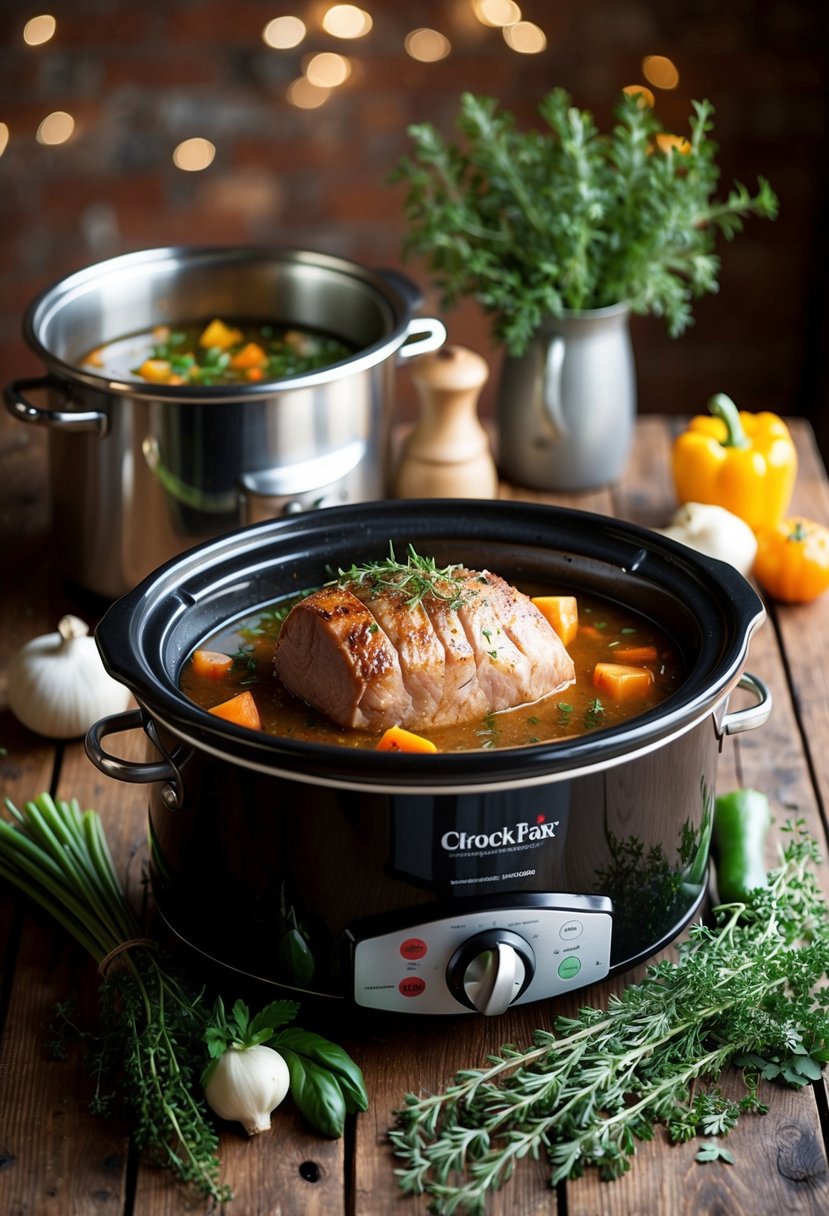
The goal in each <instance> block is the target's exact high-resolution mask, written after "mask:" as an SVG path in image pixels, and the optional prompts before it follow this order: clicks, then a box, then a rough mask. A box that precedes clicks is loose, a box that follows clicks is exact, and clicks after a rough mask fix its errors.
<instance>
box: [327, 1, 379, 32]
mask: <svg viewBox="0 0 829 1216" xmlns="http://www.w3.org/2000/svg"><path fill="white" fill-rule="evenodd" d="M373 24H374V22H373V21H372V19H371V15H370V14H369V13H367V12H366V11H365V9H362V8H358V7H357V5H356V4H334V5H332V6H331V8H330V9H329V10H328V12H327V13H326V14H325V16H324V17H323V19H322V28H323V29H324V30H325V32H326V34H330V35H331V36H332V38H362V37H363V36H364V35H365V34H367V33H368V32H369V30H370V29H371V27H372V25H373Z"/></svg>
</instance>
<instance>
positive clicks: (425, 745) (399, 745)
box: [377, 726, 438, 752]
mask: <svg viewBox="0 0 829 1216" xmlns="http://www.w3.org/2000/svg"><path fill="white" fill-rule="evenodd" d="M437 750H438V749H437V748H436V747H435V745H434V743H432V741H431V740H430V739H424V738H423V736H422V735H416V734H414V733H413V731H410V730H404V729H403V727H402V726H390V727H389V729H388V730H387V731H386V733H385V734H384V735H383V737H382V739H381V740H380V742H379V743H378V744H377V751H378V752H436V751H437Z"/></svg>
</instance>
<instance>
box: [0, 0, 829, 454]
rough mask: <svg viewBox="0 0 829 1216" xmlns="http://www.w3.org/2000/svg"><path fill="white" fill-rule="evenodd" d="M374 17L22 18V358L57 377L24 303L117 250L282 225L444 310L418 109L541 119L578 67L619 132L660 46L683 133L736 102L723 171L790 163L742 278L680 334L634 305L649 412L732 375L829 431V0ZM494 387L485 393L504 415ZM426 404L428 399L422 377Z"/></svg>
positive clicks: (15, 78) (701, 399)
mask: <svg viewBox="0 0 829 1216" xmlns="http://www.w3.org/2000/svg"><path fill="white" fill-rule="evenodd" d="M362 3H363V7H364V8H367V9H368V10H369V11H370V13H371V15H372V17H373V19H374V25H373V29H372V31H371V33H370V34H369V35H368V36H366V37H365V38H362V39H360V40H359V41H356V42H349V43H346V42H340V41H337V40H335V39H332V38H331V37H330V36H329V35H327V34H325V33H324V32H323V31H322V29H321V26H320V16H321V14H322V13H323V12H324V11H325V8H326V7H327V5H326V4H320V3H316V2H315V0H295V3H293V4H292V3H289V0H283V3H281V4H279V5H273V4H272V3H262V2H260V0H234V2H233V3H228V2H227V0H143V2H141V3H136V2H134V0H60V2H58V3H53V4H51V5H50V6H49V8H48V11H50V12H51V13H53V14H54V16H55V17H56V19H57V31H56V34H55V36H54V37H53V38H52V39H51V40H50V41H49V42H48V43H46V44H44V45H42V46H37V47H30V46H26V45H25V44H24V43H23V40H22V30H23V26H24V24H25V21H26V20H27V19H28V18H29V17H31V16H34V15H35V14H37V13H40V12H42V11H43V8H41V7H40V6H39V5H34V4H31V3H28V0H26V2H23V0H18V3H16V4H14V5H6V6H3V14H2V16H0V121H2V122H5V123H6V124H7V125H8V127H9V129H10V139H9V143H8V146H7V148H6V150H5V152H4V154H3V155H2V157H0V233H2V243H1V244H0V373H2V377H3V381H4V382H5V381H6V380H7V379H9V378H11V377H13V376H19V375H25V374H32V373H36V372H37V371H39V370H40V369H39V366H38V364H37V360H36V359H35V357H34V356H33V355H32V354H31V353H30V352H29V351H27V350H26V348H25V347H24V345H23V343H22V341H21V338H20V333H19V331H20V319H21V315H22V312H23V309H24V307H25V305H26V304H27V302H28V301H29V300H30V299H31V298H32V296H33V295H34V293H35V292H37V291H38V290H40V289H41V288H43V287H44V286H47V285H48V284H49V283H51V282H53V281H54V280H56V279H57V278H59V277H61V276H62V275H64V274H65V273H67V272H69V271H71V270H74V269H76V268H78V267H80V266H83V265H86V264H88V263H90V262H93V261H96V260H98V259H100V258H104V257H108V256H110V255H112V254H115V253H119V252H123V251H127V250H131V249H138V248H141V247H148V246H152V245H164V244H175V243H179V242H181V243H193V242H211V243H212V242H215V243H221V244H227V243H244V242H260V241H266V242H274V243H276V244H284V245H290V246H294V247H305V248H310V249H317V250H322V251H326V252H330V253H335V254H340V255H343V256H345V257H349V258H353V259H355V260H357V261H359V262H362V263H364V264H366V265H372V266H374V265H392V266H394V265H397V266H404V269H405V270H406V273H408V274H409V275H410V276H411V277H413V278H415V279H416V280H417V281H418V282H419V284H420V286H421V287H422V288H423V289H424V292H425V296H426V299H425V304H424V311H427V312H430V313H432V312H439V311H440V309H439V303H438V301H437V299H436V298H435V293H434V291H433V289H432V288H431V285H430V283H429V280H428V276H427V275H426V274H425V272H424V270H423V268H422V267H418V266H417V265H416V264H413V263H407V264H405V265H404V264H403V263H402V262H401V253H400V246H401V236H402V232H403V221H402V214H401V201H402V194H401V191H400V188H399V187H395V188H392V187H390V186H389V185H388V184H387V181H386V178H387V175H388V173H389V171H390V169H391V168H392V167H393V165H394V164H395V163H396V161H397V160H398V158H399V157H400V155H401V154H402V153H403V152H404V151H406V150H407V147H408V141H407V137H406V133H405V132H406V126H407V124H408V123H410V122H415V121H431V122H434V123H436V124H438V125H439V126H440V127H441V128H442V129H444V130H445V131H446V132H447V133H449V132H450V130H451V124H452V119H453V117H454V114H455V112H456V109H457V101H458V96H459V93H460V92H461V90H463V89H470V90H472V91H474V92H479V93H486V94H489V95H494V96H496V97H498V98H499V99H500V100H501V102H502V103H503V104H504V105H506V106H508V107H510V108H512V109H514V110H515V111H516V112H517V113H518V115H519V117H520V119H521V121H522V123H529V122H531V121H533V117H534V114H535V106H536V104H537V102H538V100H539V99H540V98H541V97H542V96H543V95H544V93H545V92H546V91H547V90H548V89H550V88H551V87H553V86H554V85H563V86H564V87H566V88H567V89H568V90H569V91H570V92H571V93H572V94H573V96H574V98H575V100H576V101H577V102H578V104H580V105H582V106H584V107H586V108H588V109H590V110H592V111H593V113H594V114H595V116H596V118H597V120H598V121H599V123H600V124H602V125H606V123H607V121H608V120H609V118H610V113H611V110H612V105H613V103H614V100H615V97H616V94H617V91H618V89H619V88H621V87H622V86H624V85H627V84H632V83H636V82H639V81H641V79H642V76H641V70H640V63H641V60H642V57H643V56H644V55H646V54H649V53H662V54H666V55H669V56H670V57H671V58H672V59H673V60H674V61H675V62H676V64H677V65H678V67H679V70H680V84H679V88H678V89H677V90H675V91H674V92H671V93H662V94H659V97H658V106H659V112H660V114H661V115H662V116H663V119H664V121H665V123H666V125H668V126H675V127H680V128H682V129H684V128H685V125H686V122H687V117H688V114H689V112H690V100H691V98H694V97H708V98H710V99H711V101H712V102H713V103H714V105H715V107H716V117H715V139H716V140H717V142H718V144H719V146H720V155H719V163H720V166H721V170H722V185H723V188H725V187H727V186H728V185H729V184H730V183H731V181H732V180H733V179H734V178H738V179H740V180H743V181H745V182H746V183H747V184H749V185H752V186H753V184H754V182H755V180H756V177H757V174H758V173H760V174H763V175H765V176H767V177H769V179H770V180H771V182H772V184H773V186H774V187H775V189H776V190H777V192H778V194H779V196H780V201H781V213H780V217H779V219H778V220H777V221H776V223H774V224H768V223H761V222H759V221H751V222H750V223H749V225H748V227H747V230H746V231H745V232H744V233H743V234H742V235H741V236H740V237H739V238H738V239H737V241H736V242H735V243H734V244H733V245H723V246H721V248H720V252H721V253H722V255H723V268H722V273H721V278H720V292H719V294H718V295H716V296H708V297H705V298H704V299H703V300H702V301H701V302H699V304H698V305H697V307H696V310H695V317H696V323H695V325H694V327H693V328H692V329H691V330H690V331H689V332H688V333H687V334H686V335H685V336H683V337H681V338H680V339H678V340H671V339H670V338H668V337H667V335H666V333H665V330H664V328H663V326H662V323H661V322H660V321H658V320H656V319H641V320H640V319H637V320H636V321H635V322H634V342H635V349H636V358H637V371H638V380H639V400H640V408H641V409H642V410H643V411H645V412H647V411H661V410H668V411H675V412H687V411H695V410H698V409H701V408H703V407H704V403H705V400H706V399H707V396H708V395H709V394H710V393H711V392H713V391H716V390H720V389H721V390H724V391H727V392H730V393H731V395H732V396H734V397H735V399H737V400H738V402H739V403H740V404H741V405H745V406H746V407H747V408H752V409H756V408H773V409H776V410H779V411H782V412H784V413H800V414H806V415H807V416H810V417H812V418H813V420H814V421H815V423H816V425H817V427H818V429H819V431H820V432H821V435H822V437H823V441H824V443H825V442H826V438H827V435H826V424H825V423H824V421H823V416H824V414H825V413H829V411H827V409H826V406H827V397H829V389H827V378H826V373H825V371H824V354H823V351H824V349H825V346H826V343H825V339H826V337H827V334H826V327H827V322H826V315H827V314H826V306H825V288H824V280H825V271H826V267H827V257H826V238H825V235H824V233H825V228H826V220H827V216H826V204H825V194H826V169H825V166H826V162H827V131H826V115H827V97H826V35H825V33H824V26H825V6H824V3H823V0H811V2H810V0H785V2H784V0H729V2H728V3H722V0H674V2H673V3H670V2H664V3H662V2H659V3H657V0H586V2H585V0H556V3H555V4H552V3H549V2H547V0H524V3H523V4H522V9H523V14H524V16H525V17H527V18H528V19H531V20H535V21H536V22H538V24H539V25H540V26H542V28H543V29H544V30H545V32H546V34H547V38H548V46H547V49H546V51H545V52H544V53H542V54H540V55H533V56H527V55H518V54H515V53H514V52H512V51H510V50H509V49H508V48H507V47H506V45H505V43H504V41H503V39H502V37H501V35H500V34H499V33H498V32H497V31H496V30H492V29H485V28H484V27H483V26H481V25H480V23H478V22H477V21H476V20H475V19H474V17H473V16H472V14H471V5H470V3H469V0H440V2H439V0H426V2H423V3H418V4H415V5H406V4H401V3H397V2H393V0H382V2H381V0H362ZM288 11H295V12H296V13H298V14H299V15H301V16H302V17H303V18H304V19H305V20H306V22H307V25H308V36H307V38H306V40H305V42H304V43H303V44H302V45H301V46H300V47H298V48H297V49H295V50H290V51H274V50H271V49H269V48H268V47H266V46H265V45H264V43H263V42H262V39H261V32H262V29H263V27H264V25H265V23H266V22H267V21H268V20H269V19H270V18H272V17H274V16H277V15H279V14H280V13H284V12H288ZM415 26H432V27H434V28H437V29H440V30H441V31H442V32H443V33H445V34H446V35H447V36H448V37H449V39H450V40H451V42H452V45H453V52H452V54H451V55H450V56H449V57H448V58H447V59H445V60H443V61H441V62H439V63H435V64H422V63H417V62H415V61H413V60H412V59H410V58H408V57H407V56H406V54H405V53H404V51H403V39H404V37H405V35H406V33H407V32H408V31H409V30H410V29H411V28H413V27H415ZM323 49H330V50H336V51H339V52H340V53H344V54H348V55H349V56H351V57H352V59H353V61H354V71H353V73H352V76H351V78H350V80H349V81H348V82H347V83H346V84H345V85H343V86H342V87H341V88H339V89H338V90H336V91H335V93H334V94H333V95H332V97H331V98H330V99H329V100H328V101H327V102H326V103H325V104H324V105H323V106H322V107H321V108H319V109H316V110H299V109H296V108H295V107H293V106H291V105H289V104H288V102H287V101H286V99H285V93H286V89H287V86H288V85H289V84H290V82H291V81H292V80H293V79H294V78H295V77H296V76H298V75H299V74H300V71H301V61H302V59H303V57H304V56H305V55H306V54H308V53H309V52H311V51H314V50H323ZM58 109H60V110H66V111H69V112H70V113H71V114H72V115H73V117H74V118H75V120H76V124H77V125H76V129H75V134H74V136H73V137H72V138H71V139H70V140H69V141H68V142H67V143H65V144H62V145H60V146H52V147H44V146H42V145H40V144H39V143H38V142H37V141H36V138H35V135H36V131H37V127H38V124H39V122H40V121H41V119H42V118H43V117H44V116H45V115H46V114H47V113H49V112H50V111H53V110H58ZM193 135H201V136H204V137H206V138H208V139H210V140H211V141H212V142H213V143H214V144H215V145H216V149H217V152H216V157H215V160H214V161H213V163H212V165H211V166H210V167H209V168H208V169H206V170H204V171H203V172H199V173H185V172H182V171H180V170H178V169H176V168H175V167H174V166H173V163H172V160H171V154H172V150H173V148H174V147H175V146H176V144H177V143H178V142H179V141H180V140H182V139H185V138H187V137H189V136H193ZM445 319H446V321H447V323H448V326H449V334H450V339H451V340H452V341H455V342H460V343H463V344H465V345H468V346H471V347H473V348H474V349H476V350H478V351H480V352H481V353H483V354H484V355H485V356H486V357H487V358H488V359H489V360H490V362H491V365H492V367H493V380H494V378H495V375H496V373H497V364H498V358H499V356H498V352H497V350H495V349H494V348H493V347H492V345H491V344H490V340H489V335H488V326H487V324H486V322H485V321H484V320H483V318H482V317H481V315H480V313H479V312H478V310H477V308H476V307H475V306H473V305H464V306H463V307H461V308H460V309H458V310H457V311H454V312H451V313H448V314H446V316H445ZM492 395H493V385H492V382H491V383H490V385H489V386H488V388H487V390H486V391H485V394H484V397H483V401H482V408H483V411H484V412H485V413H486V412H489V410H490V409H491V401H492ZM399 398H400V412H401V414H402V415H403V416H411V414H412V412H413V410H414V408H415V407H414V403H413V393H412V390H411V385H410V384H409V383H408V373H406V372H405V371H401V373H400V388H399Z"/></svg>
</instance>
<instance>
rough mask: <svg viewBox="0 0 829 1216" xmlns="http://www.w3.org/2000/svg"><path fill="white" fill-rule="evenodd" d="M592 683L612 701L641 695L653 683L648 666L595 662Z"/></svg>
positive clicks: (651, 673)
mask: <svg viewBox="0 0 829 1216" xmlns="http://www.w3.org/2000/svg"><path fill="white" fill-rule="evenodd" d="M593 684H594V685H595V687H596V688H599V689H601V691H602V692H603V693H605V694H606V695H607V696H608V697H610V698H611V699H612V700H614V701H626V700H628V699H631V698H633V697H643V696H644V695H645V693H646V692H647V691H648V689H649V688H650V686H651V684H653V672H652V671H651V669H650V668H649V667H627V666H626V665H625V664H624V663H597V664H596V666H595V667H594V668H593Z"/></svg>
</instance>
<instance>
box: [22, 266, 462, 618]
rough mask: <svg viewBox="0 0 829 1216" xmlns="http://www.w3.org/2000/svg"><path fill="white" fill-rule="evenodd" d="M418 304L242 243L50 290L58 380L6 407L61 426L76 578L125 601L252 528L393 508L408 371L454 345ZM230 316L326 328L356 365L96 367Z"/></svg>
mask: <svg viewBox="0 0 829 1216" xmlns="http://www.w3.org/2000/svg"><path fill="white" fill-rule="evenodd" d="M418 300H419V297H418V294H417V291H416V289H415V288H414V285H413V284H411V283H410V282H409V281H408V280H407V279H406V278H404V277H403V276H402V275H400V274H398V273H396V272H392V271H384V270H378V271H372V270H368V269H364V268H363V267H361V266H359V265H357V264H356V263H354V262H350V261H346V260H343V259H341V258H336V257H331V256H328V255H326V254H321V253H312V252H307V251H297V250H286V249H279V248H257V247H232V246H228V247H221V246H219V247H171V248H160V249H150V250H143V251H139V252H136V253H128V254H125V255H123V256H120V257H116V258H112V259H110V260H109V261H105V262H101V263H98V264H96V265H93V266H90V267H88V268H86V269H84V270H81V271H79V272H77V273H75V274H72V275H70V276H68V277H67V278H64V279H63V280H61V281H60V282H58V283H56V284H55V285H53V286H52V287H50V288H48V289H47V290H46V291H44V292H43V293H41V294H40V295H39V296H38V297H37V298H36V299H35V300H34V301H33V302H32V304H31V305H30V306H29V308H28V310H27V311H26V314H25V317H24V322H23V329H24V336H25V338H26V341H27V343H28V344H29V346H30V347H31V348H32V349H33V350H34V351H35V352H36V353H37V354H38V355H39V356H40V358H41V359H42V360H43V362H44V363H45V365H46V368H47V372H46V374H45V375H43V376H39V377H35V378H29V379H20V380H16V381H14V382H12V383H11V384H9V385H8V386H7V387H6V389H5V399H6V405H7V408H8V409H9V411H10V412H11V413H12V414H13V415H14V416H15V417H17V418H18V419H20V420H21V421H23V422H27V423H33V424H37V425H43V426H46V427H48V428H49V430H50V445H49V449H50V488H51V496H52V510H53V519H54V539H55V544H56V547H57V556H58V560H59V562H60V564H61V567H62V568H63V570H64V572H65V573H66V574H67V575H68V576H69V577H70V578H72V579H74V580H75V581H76V582H78V583H80V584H81V585H82V586H84V587H86V588H88V589H89V590H91V591H94V592H96V593H98V594H100V595H103V596H105V597H107V598H110V599H114V598H116V597H117V596H119V595H122V594H124V593H125V592H126V591H128V590H129V589H130V588H131V587H133V586H134V585H135V584H136V583H137V582H138V581H140V579H142V578H143V577H144V576H145V575H147V574H149V573H150V571H151V570H153V569H155V567H157V566H158V565H159V564H160V563H162V562H164V561H166V560H167V559H168V558H170V557H173V556H175V555H176V554H177V553H180V552H183V551H184V550H186V549H188V548H190V547H191V546H192V545H194V544H196V543H197V542H200V541H203V540H207V539H210V538H211V537H214V536H217V535H220V534H222V533H224V532H227V531H229V530H231V529H233V528H234V527H237V526H239V525H241V524H247V523H252V522H255V521H257V520H259V519H263V518H269V517H273V516H278V515H282V514H293V513H296V512H301V511H304V510H306V509H308V508H311V507H325V506H331V505H334V504H340V503H345V502H363V501H369V500H372V499H376V498H381V497H382V496H383V494H384V492H385V489H386V480H387V459H388V453H387V449H388V442H389V431H390V425H391V421H392V413H393V401H394V391H393V390H394V370H395V366H396V363H397V360H398V358H408V357H410V356H411V355H415V354H419V353H424V352H426V351H431V350H434V349H436V348H437V347H439V346H440V345H442V343H443V341H444V339H445V336H446V332H445V329H444V326H443V325H442V324H441V322H440V321H438V320H435V319H431V318H424V317H414V316H413V315H412V312H413V309H414V308H415V307H416V306H417V304H418ZM214 315H215V316H220V317H223V318H225V319H227V318H233V317H244V318H251V319H260V318H261V319H263V320H273V321H279V322H283V323H289V324H291V325H295V326H297V327H299V328H302V327H308V328H313V329H321V330H325V331H327V332H329V333H331V334H334V335H335V336H337V337H338V338H340V339H342V340H343V341H344V342H346V343H348V344H350V345H352V346H353V347H354V350H355V353H354V355H353V356H351V357H350V358H348V359H345V360H342V361H341V362H339V363H336V364H334V365H332V366H330V367H327V368H323V369H321V370H319V371H313V372H310V373H307V374H304V375H300V376H296V377H294V378H292V379H283V380H278V381H270V382H267V381H266V382H260V383H256V384H246V385H214V386H209V387H194V386H187V385H182V386H178V385H155V384H148V383H144V382H139V381H136V382H133V381H130V382H120V381H117V380H113V379H110V378H107V377H106V375H105V374H103V373H101V374H95V371H94V369H91V368H88V367H82V366H80V360H81V359H82V358H83V357H84V355H85V354H87V353H88V352H89V351H90V350H93V349H95V348H97V347H99V346H101V345H103V344H104V343H106V342H109V341H112V340H114V339H116V338H121V337H124V336H125V335H128V334H131V333H138V332H140V331H141V330H144V329H150V328H152V327H153V326H155V325H161V324H170V323H175V322H177V321H178V322H181V321H184V320H194V319H198V318H209V317H211V316H214ZM44 393H45V397H44V396H43V394H44ZM30 394H35V398H36V400H32V399H31V397H30ZM40 399H43V401H44V403H43V404H39V403H38V401H39V400H40Z"/></svg>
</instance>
